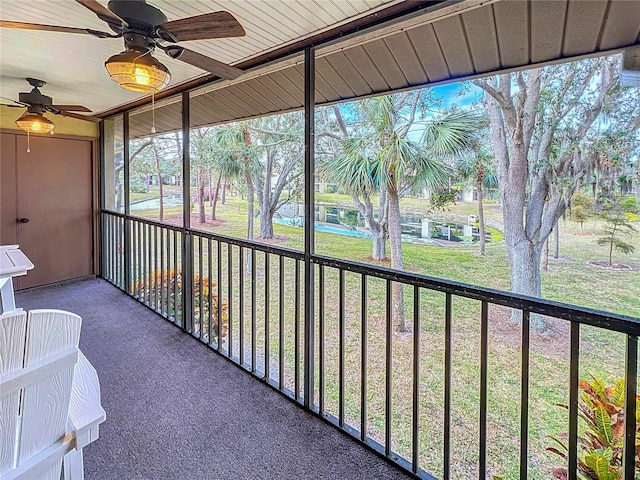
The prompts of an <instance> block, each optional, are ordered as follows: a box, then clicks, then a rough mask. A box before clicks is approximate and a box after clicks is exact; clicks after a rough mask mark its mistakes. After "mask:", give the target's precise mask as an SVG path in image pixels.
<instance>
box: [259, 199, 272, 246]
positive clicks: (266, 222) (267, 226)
mask: <svg viewBox="0 0 640 480" xmlns="http://www.w3.org/2000/svg"><path fill="white" fill-rule="evenodd" d="M260 238H262V239H271V238H273V212H272V211H271V209H270V208H266V207H265V205H262V206H261V207H260Z"/></svg>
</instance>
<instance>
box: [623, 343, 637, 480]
mask: <svg viewBox="0 0 640 480" xmlns="http://www.w3.org/2000/svg"><path fill="white" fill-rule="evenodd" d="M625 357H626V358H625V387H626V391H625V397H624V398H625V406H624V412H625V415H624V458H623V465H624V477H623V478H624V480H633V479H634V477H635V469H636V467H635V458H636V429H637V428H638V427H637V425H636V416H635V412H636V411H637V410H636V409H637V405H636V395H637V391H638V390H637V389H638V337H636V336H634V335H627V349H626V355H625ZM635 478H637V477H635Z"/></svg>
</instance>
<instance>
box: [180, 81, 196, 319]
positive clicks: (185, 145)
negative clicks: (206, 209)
mask: <svg viewBox="0 0 640 480" xmlns="http://www.w3.org/2000/svg"><path fill="white" fill-rule="evenodd" d="M189 118H190V115H189V92H182V259H181V261H182V329H183V330H185V331H187V332H192V331H193V242H192V236H191V234H190V233H189V229H190V228H191V161H190V159H191V157H190V152H189V149H190V142H189V140H190V139H189Z"/></svg>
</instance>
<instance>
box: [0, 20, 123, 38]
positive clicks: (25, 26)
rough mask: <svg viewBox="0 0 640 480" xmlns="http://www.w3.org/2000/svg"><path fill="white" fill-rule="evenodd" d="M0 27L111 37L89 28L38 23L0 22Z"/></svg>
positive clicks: (108, 34)
mask: <svg viewBox="0 0 640 480" xmlns="http://www.w3.org/2000/svg"><path fill="white" fill-rule="evenodd" d="M0 27H4V28H19V29H21V30H45V31H47V32H62V33H84V34H89V35H95V36H96V37H100V38H103V37H112V36H113V35H112V34H110V33H106V32H101V31H99V30H92V29H90V28H76V27H63V26H60V25H43V24H40V23H25V22H9V21H6V20H0Z"/></svg>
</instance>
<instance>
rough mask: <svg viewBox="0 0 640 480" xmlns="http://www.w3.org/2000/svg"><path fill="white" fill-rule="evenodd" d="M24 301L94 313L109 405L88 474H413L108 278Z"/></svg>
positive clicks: (92, 343)
mask: <svg viewBox="0 0 640 480" xmlns="http://www.w3.org/2000/svg"><path fill="white" fill-rule="evenodd" d="M16 302H17V304H18V306H20V307H23V308H25V309H34V308H59V309H63V310H69V311H71V312H74V313H76V314H78V315H80V316H81V317H82V318H83V326H82V334H81V339H80V348H81V350H82V351H83V352H84V354H85V355H86V356H87V358H88V359H89V360H90V361H91V362H92V363H93V365H94V366H95V367H96V369H97V371H98V376H99V377H100V384H101V391H102V404H103V407H104V409H105V410H106V412H107V421H106V422H105V423H104V424H103V426H102V427H101V431H100V438H99V439H98V440H97V441H96V442H94V443H93V444H91V445H89V446H88V447H87V448H86V449H85V478H86V479H87V480H107V479H118V480H125V479H208V478H211V479H213V478H216V479H220V478H223V479H289V478H298V479H406V478H410V477H409V475H407V474H405V473H403V472H401V471H400V470H398V469H397V468H395V467H394V466H392V465H390V464H388V463H387V462H385V461H384V460H382V459H380V458H379V457H378V456H376V455H375V454H373V453H372V452H370V451H368V450H367V449H365V448H364V447H362V446H361V445H359V444H358V443H357V442H355V441H354V440H352V439H350V438H349V437H347V436H346V435H344V434H342V433H341V432H339V431H337V430H336V429H334V428H332V427H331V426H329V425H326V424H325V423H324V422H322V421H321V420H319V419H317V418H315V417H314V416H313V415H311V414H309V413H307V412H305V411H304V410H303V409H301V408H299V407H298V406H296V405H295V404H293V403H292V402H290V401H289V400H287V399H286V398H284V397H283V396H281V395H280V394H279V393H277V392H275V391H274V390H272V389H271V388H269V387H267V386H266V385H264V384H262V383H261V382H260V381H259V380H257V379H255V378H253V377H251V376H250V375H249V374H246V373H244V372H242V371H241V370H240V369H239V368H237V367H235V366H234V365H232V364H230V363H229V362H228V361H227V360H225V359H223V358H220V357H219V356H218V355H217V354H215V353H214V352H212V351H211V350H209V349H208V348H207V347H206V346H204V345H202V344H200V343H199V342H197V341H196V340H195V339H193V338H191V337H189V336H188V335H186V334H184V333H182V332H181V331H180V330H179V329H177V328H175V327H174V326H172V325H171V324H169V323H168V322H167V321H165V320H164V319H162V318H160V317H159V316H157V315H156V314H154V313H153V312H151V311H150V310H148V309H147V308H145V307H143V306H142V305H140V304H138V303H137V302H136V301H134V300H132V299H131V298H129V297H128V296H127V295H125V294H124V293H122V292H121V291H119V290H117V289H116V288H114V287H113V286H111V285H110V284H108V283H107V282H105V281H103V280H100V279H90V280H83V281H78V282H74V283H69V284H65V285H55V286H48V287H43V288H38V289H33V290H29V291H26V292H19V293H18V294H17V295H16Z"/></svg>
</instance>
